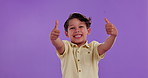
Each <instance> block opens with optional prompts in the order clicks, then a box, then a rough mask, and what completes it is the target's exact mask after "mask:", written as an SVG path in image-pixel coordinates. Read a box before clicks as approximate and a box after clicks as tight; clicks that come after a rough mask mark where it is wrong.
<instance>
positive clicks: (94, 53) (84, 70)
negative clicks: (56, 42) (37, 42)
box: [57, 40, 104, 78]
mask: <svg viewBox="0 0 148 78" xmlns="http://www.w3.org/2000/svg"><path fill="white" fill-rule="evenodd" d="M63 42H64V45H65V51H64V53H63V54H62V55H60V54H59V53H58V52H57V55H58V57H59V58H60V60H61V70H62V78H98V62H99V61H100V60H101V59H102V58H103V57H104V54H103V55H101V56H100V55H99V54H98V50H97V47H98V46H99V45H100V44H101V43H98V42H97V41H92V42H91V43H89V44H88V42H86V43H85V44H84V45H82V46H80V47H78V46H77V45H76V44H73V43H71V42H69V41H67V40H63Z"/></svg>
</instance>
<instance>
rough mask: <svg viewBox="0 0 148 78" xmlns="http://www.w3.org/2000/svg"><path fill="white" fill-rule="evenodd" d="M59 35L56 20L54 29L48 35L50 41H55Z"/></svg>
mask: <svg viewBox="0 0 148 78" xmlns="http://www.w3.org/2000/svg"><path fill="white" fill-rule="evenodd" d="M59 35H60V30H59V29H58V20H56V22H55V27H54V28H53V29H52V31H51V33H50V39H51V40H56V39H57V38H58V37H59Z"/></svg>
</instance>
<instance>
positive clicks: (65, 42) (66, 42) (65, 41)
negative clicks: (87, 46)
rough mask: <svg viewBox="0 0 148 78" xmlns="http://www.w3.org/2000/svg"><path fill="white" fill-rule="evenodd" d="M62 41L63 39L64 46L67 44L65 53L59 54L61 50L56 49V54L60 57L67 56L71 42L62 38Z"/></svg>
mask: <svg viewBox="0 0 148 78" xmlns="http://www.w3.org/2000/svg"><path fill="white" fill-rule="evenodd" d="M62 41H63V43H64V46H65V49H64V53H63V54H59V52H58V51H57V50H56V54H57V56H58V57H59V58H60V59H62V58H63V57H64V56H65V54H66V53H67V52H68V45H69V42H68V41H67V40H62Z"/></svg>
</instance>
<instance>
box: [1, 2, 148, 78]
mask: <svg viewBox="0 0 148 78" xmlns="http://www.w3.org/2000/svg"><path fill="white" fill-rule="evenodd" d="M147 7H148V2H147V0H9V1H8V0H0V78H61V69H60V60H59V59H58V57H57V56H56V53H55V48H54V47H53V45H52V44H51V42H50V40H49V33H50V31H51V30H52V28H53V27H54V24H55V20H56V19H58V20H59V29H60V30H61V35H60V38H61V39H68V38H66V37H65V35H64V30H63V24H64V22H65V20H66V19H67V18H68V16H69V14H70V13H73V12H80V13H82V14H84V15H86V16H87V17H92V22H93V23H92V25H91V28H92V31H91V35H89V37H88V40H89V41H92V40H97V41H99V42H103V41H104V40H105V39H106V38H107V36H108V35H107V34H106V32H105V28H104V25H105V22H104V20H103V19H104V17H107V18H108V19H109V20H110V21H111V22H112V23H113V24H114V25H115V26H116V27H117V28H118V31H119V35H118V38H117V41H116V43H115V45H114V47H113V48H112V49H111V50H109V51H108V52H107V54H106V56H105V58H104V59H103V60H101V61H100V63H99V68H100V69H99V76H100V78H148V41H147V40H148V35H147V34H148V31H147V29H148V22H147V20H148V8H147Z"/></svg>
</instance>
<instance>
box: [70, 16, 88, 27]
mask: <svg viewBox="0 0 148 78" xmlns="http://www.w3.org/2000/svg"><path fill="white" fill-rule="evenodd" d="M80 24H85V22H82V21H80V20H79V19H77V18H74V19H71V20H69V26H71V25H80Z"/></svg>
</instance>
